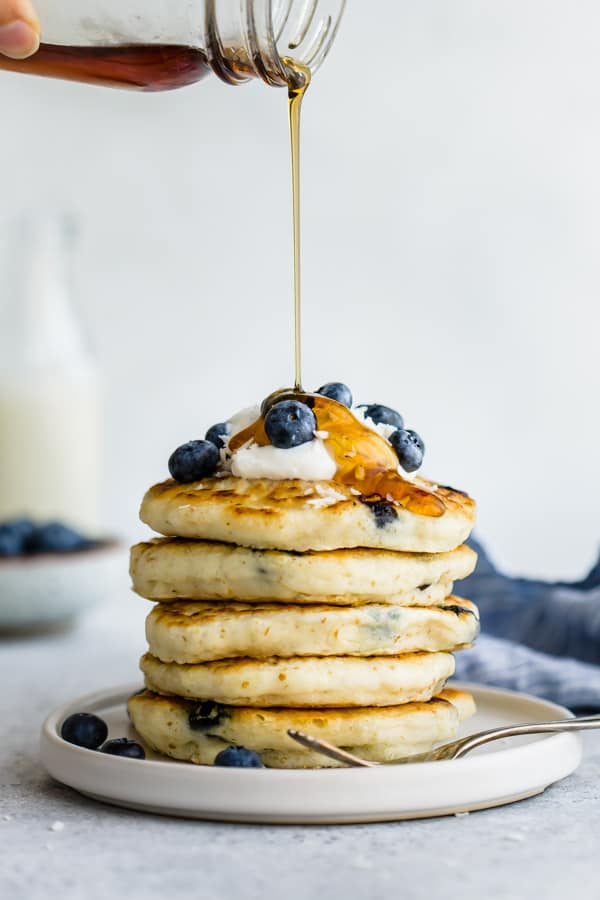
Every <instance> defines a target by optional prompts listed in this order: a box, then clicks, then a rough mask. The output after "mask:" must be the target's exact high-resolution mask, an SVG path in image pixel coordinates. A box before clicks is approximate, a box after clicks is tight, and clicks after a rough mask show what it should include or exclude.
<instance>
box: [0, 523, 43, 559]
mask: <svg viewBox="0 0 600 900" xmlns="http://www.w3.org/2000/svg"><path fill="white" fill-rule="evenodd" d="M34 528H35V525H34V524H33V522H32V521H31V519H11V520H10V521H8V522H3V523H2V524H1V525H0V556H19V555H20V554H21V553H24V552H25V547H26V543H27V539H28V538H29V536H30V535H31V533H32V532H33V530H34Z"/></svg>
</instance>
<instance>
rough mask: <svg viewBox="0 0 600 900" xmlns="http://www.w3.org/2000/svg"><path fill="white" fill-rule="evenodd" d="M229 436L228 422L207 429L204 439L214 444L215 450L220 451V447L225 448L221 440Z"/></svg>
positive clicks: (229, 426) (229, 427)
mask: <svg viewBox="0 0 600 900" xmlns="http://www.w3.org/2000/svg"><path fill="white" fill-rule="evenodd" d="M229 434H231V425H230V424H229V422H219V423H218V424H217V425H213V426H212V428H209V429H208V431H207V432H206V434H205V435H204V437H205V439H206V440H207V441H210V442H211V444H214V445H215V447H216V448H217V450H220V449H221V447H224V446H225V444H224V441H223V438H224V437H227V435H229Z"/></svg>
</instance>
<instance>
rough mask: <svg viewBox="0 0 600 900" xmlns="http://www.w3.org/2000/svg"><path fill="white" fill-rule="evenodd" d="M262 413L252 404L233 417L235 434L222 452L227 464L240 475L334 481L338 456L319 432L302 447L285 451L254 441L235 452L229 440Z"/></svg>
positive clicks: (229, 436) (233, 432) (230, 421)
mask: <svg viewBox="0 0 600 900" xmlns="http://www.w3.org/2000/svg"><path fill="white" fill-rule="evenodd" d="M259 416H260V407H258V406H248V407H246V409H242V410H240V412H238V413H236V414H235V415H234V416H232V417H231V418H230V419H229V424H230V426H231V433H230V434H229V435H228V439H227V441H226V442H225V447H224V449H223V450H222V451H221V460H222V463H223V465H224V467H227V468H229V469H230V471H231V474H232V475H235V476H237V477H238V478H269V479H272V480H274V481H278V480H280V479H285V478H300V479H302V480H303V481H330V480H331V479H332V478H333V476H334V475H335V473H336V471H337V465H336V462H335V460H334V458H333V457H332V456H331V454H330V453H329V451H328V449H327V447H326V446H325V443H324V440H323V437H321V436H319V435H318V433H317V434H316V435H315V439H314V440H312V441H309V442H308V443H306V444H300V446H299V447H291V448H290V449H289V450H283V449H281V448H280V447H272V446H271V445H268V446H267V447H259V446H258V444H254V443H252V442H251V441H250V442H248V443H247V444H244V445H243V446H241V447H239V448H238V449H237V450H235V451H234V452H233V453H231V452H230V451H229V441H230V440H231V438H232V437H234V436H235V435H236V434H239V432H240V431H243V430H244V429H245V428H247V427H248V426H249V425H252V423H253V422H256V420H257V419H258V418H259Z"/></svg>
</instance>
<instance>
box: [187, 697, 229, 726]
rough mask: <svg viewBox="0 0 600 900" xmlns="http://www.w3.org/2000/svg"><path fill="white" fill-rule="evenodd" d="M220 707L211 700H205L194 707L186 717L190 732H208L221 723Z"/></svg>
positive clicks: (221, 710) (221, 711)
mask: <svg viewBox="0 0 600 900" xmlns="http://www.w3.org/2000/svg"><path fill="white" fill-rule="evenodd" d="M222 713H223V709H222V707H220V706H219V704H218V703H215V702H214V701H213V700H205V701H204V703H201V704H200V705H199V706H196V707H195V708H194V709H193V710H192V711H191V712H190V714H189V715H188V724H189V726H190V728H191V729H192V731H209V730H210V729H211V728H213V727H215V726H217V725H218V724H219V723H220V721H221V716H222Z"/></svg>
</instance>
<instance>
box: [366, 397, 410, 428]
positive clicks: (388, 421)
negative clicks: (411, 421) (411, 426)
mask: <svg viewBox="0 0 600 900" xmlns="http://www.w3.org/2000/svg"><path fill="white" fill-rule="evenodd" d="M358 408H359V409H362V410H364V413H365V416H366V418H367V419H370V420H371V421H372V422H374V423H375V425H393V426H394V428H398V429H401V428H404V419H403V418H402V416H401V415H400V413H399V412H396V410H395V409H392V408H391V407H390V406H383V404H381V403H371V404H366V403H363V404H361V406H359V407H358Z"/></svg>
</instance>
